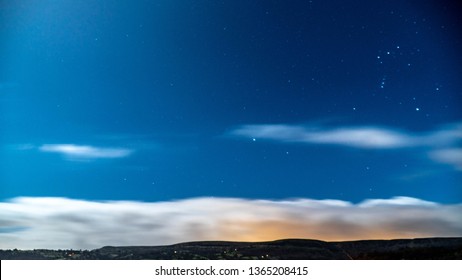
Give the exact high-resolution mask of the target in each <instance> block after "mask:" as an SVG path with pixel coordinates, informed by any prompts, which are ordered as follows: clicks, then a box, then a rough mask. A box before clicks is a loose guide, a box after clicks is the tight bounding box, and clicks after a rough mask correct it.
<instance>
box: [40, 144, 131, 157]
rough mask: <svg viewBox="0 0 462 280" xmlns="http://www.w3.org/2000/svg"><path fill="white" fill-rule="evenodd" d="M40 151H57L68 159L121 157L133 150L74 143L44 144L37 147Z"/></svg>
mask: <svg viewBox="0 0 462 280" xmlns="http://www.w3.org/2000/svg"><path fill="white" fill-rule="evenodd" d="M39 150H40V151H41V152H48V153H58V154H61V155H63V156H65V157H66V158H67V159H69V160H85V159H87V160H89V159H104V158H123V157H127V156H129V155H130V154H131V153H132V152H133V151H132V150H129V149H123V148H105V147H94V146H82V145H74V144H45V145H42V146H40V147H39Z"/></svg>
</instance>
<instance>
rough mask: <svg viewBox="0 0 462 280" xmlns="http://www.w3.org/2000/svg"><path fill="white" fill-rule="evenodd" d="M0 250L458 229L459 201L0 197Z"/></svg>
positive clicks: (461, 221)
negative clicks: (440, 202) (105, 200)
mask: <svg viewBox="0 0 462 280" xmlns="http://www.w3.org/2000/svg"><path fill="white" fill-rule="evenodd" d="M0 213H2V215H0V244H1V245H0V247H1V248H22V249H31V248H76V249H79V248H82V249H85V248H87V249H88V248H98V247H102V246H105V245H162V244H172V243H178V242H185V241H193V240H241V241H262V240H274V239H281V238H312V239H322V240H355V239H375V238H385V239H389V238H414V237H431V236H440V237H445V236H461V235H462V216H461V215H460V213H462V204H454V205H441V204H436V203H432V202H427V201H422V200H419V199H415V198H406V197H398V198H393V199H389V200H386V199H385V200H367V201H364V202H363V203H360V204H352V203H350V202H347V201H338V200H311V199H298V200H285V201H271V200H245V199H235V198H193V199H186V200H179V201H171V202H154V203H147V202H134V201H107V202H96V201H85V200H75V199H67V198H16V199H13V200H10V201H7V202H2V203H0Z"/></svg>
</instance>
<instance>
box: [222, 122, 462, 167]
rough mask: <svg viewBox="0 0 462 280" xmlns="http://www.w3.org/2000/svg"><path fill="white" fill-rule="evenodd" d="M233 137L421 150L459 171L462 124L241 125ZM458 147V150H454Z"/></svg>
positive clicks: (460, 164)
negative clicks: (410, 128) (420, 127)
mask: <svg viewBox="0 0 462 280" xmlns="http://www.w3.org/2000/svg"><path fill="white" fill-rule="evenodd" d="M230 134H231V135H233V136H237V137H248V138H250V139H255V140H257V139H263V140H272V141H279V142H286V143H290V142H294V143H305V144H311V145H313V144H324V145H327V144H329V145H338V146H346V147H352V148H358V149H399V148H401V149H402V148H415V147H421V148H424V149H425V150H426V152H427V153H428V155H429V157H430V158H431V159H432V160H434V161H436V162H440V163H447V164H451V165H454V167H455V168H456V169H457V170H461V171H462V155H461V149H460V148H458V147H460V143H461V142H462V123H456V124H449V125H446V126H445V127H443V128H442V129H439V130H434V131H428V132H422V133H410V132H406V131H402V130H398V129H385V128H381V127H374V126H369V127H337V128H331V129H327V128H322V127H312V126H311V127H310V126H297V125H289V124H262V125H243V126H241V127H238V128H236V129H234V130H232V131H231V132H230ZM458 145H459V146H458Z"/></svg>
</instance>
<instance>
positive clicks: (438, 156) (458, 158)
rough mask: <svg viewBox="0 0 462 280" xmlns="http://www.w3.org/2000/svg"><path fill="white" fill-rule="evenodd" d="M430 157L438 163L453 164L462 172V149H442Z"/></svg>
mask: <svg viewBox="0 0 462 280" xmlns="http://www.w3.org/2000/svg"><path fill="white" fill-rule="evenodd" d="M430 157H431V158H432V159H433V160H435V161H438V162H441V163H446V164H451V165H453V166H454V167H455V168H456V169H457V170H460V171H462V149H458V148H452V149H441V150H435V151H432V152H430Z"/></svg>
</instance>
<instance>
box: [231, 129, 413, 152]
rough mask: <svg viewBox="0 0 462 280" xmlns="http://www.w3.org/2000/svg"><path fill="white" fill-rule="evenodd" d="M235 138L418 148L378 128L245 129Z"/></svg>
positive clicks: (395, 133) (410, 140)
mask: <svg viewBox="0 0 462 280" xmlns="http://www.w3.org/2000/svg"><path fill="white" fill-rule="evenodd" d="M231 134H233V135H237V136H244V137H250V138H257V139H268V140H277V141H284V142H303V143H311V144H335V145H343V146H350V147H356V148H369V149H374V148H375V149H385V148H402V147H408V146H413V145H416V144H417V141H416V139H414V138H413V137H412V136H409V135H407V134H404V133H400V132H398V131H393V130H387V129H383V128H377V127H356V128H348V127H346V128H345V127H342V128H336V129H319V128H310V127H303V126H294V125H273V124H268V125H245V126H242V127H240V128H238V129H236V130H234V131H232V133H231Z"/></svg>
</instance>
